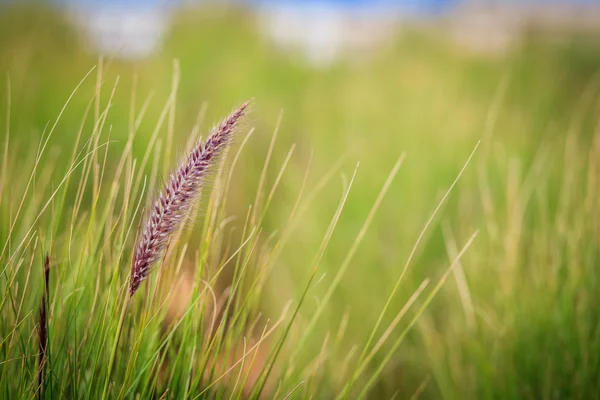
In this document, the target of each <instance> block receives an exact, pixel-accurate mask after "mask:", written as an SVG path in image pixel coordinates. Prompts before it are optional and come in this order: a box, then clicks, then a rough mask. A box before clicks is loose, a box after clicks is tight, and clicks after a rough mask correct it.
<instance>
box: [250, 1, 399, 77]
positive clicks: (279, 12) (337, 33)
mask: <svg viewBox="0 0 600 400" xmlns="http://www.w3.org/2000/svg"><path fill="white" fill-rule="evenodd" d="M258 12H259V16H260V23H259V26H260V27H261V30H262V31H263V34H264V35H265V36H266V37H267V38H268V39H269V40H271V41H272V42H273V43H274V44H275V45H276V46H277V47H279V48H281V49H283V50H291V51H293V52H298V53H300V55H301V56H302V57H303V58H304V59H305V60H306V61H307V62H309V63H310V64H312V65H314V66H326V65H329V64H331V63H332V62H334V61H336V60H338V59H340V58H341V57H356V58H360V57H362V56H364V55H365V53H366V52H368V51H370V50H372V49H373V48H375V47H377V46H378V45H381V44H383V43H384V42H385V41H386V40H387V39H389V38H390V37H392V36H393V34H394V33H395V31H396V27H397V25H398V22H399V19H400V18H399V17H400V15H398V13H395V12H389V10H386V9H383V8H382V9H372V10H365V9H346V8H343V7H336V6H335V5H328V4H319V3H310V4H308V5H304V6H303V5H298V4H294V5H270V6H268V7H264V8H262V9H259V11H258Z"/></svg>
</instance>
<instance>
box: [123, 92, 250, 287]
mask: <svg viewBox="0 0 600 400" xmlns="http://www.w3.org/2000/svg"><path fill="white" fill-rule="evenodd" d="M251 101H252V99H250V100H248V101H247V102H245V103H244V104H242V106H241V107H240V108H238V109H237V110H235V111H234V112H232V113H231V114H230V115H229V116H228V117H227V118H226V119H225V120H223V121H222V122H221V123H220V124H218V125H216V126H215V127H214V128H213V130H212V131H211V133H210V135H209V136H208V138H207V139H206V142H205V143H202V141H199V142H198V144H197V145H196V146H194V148H193V149H192V150H191V151H190V153H189V154H188V156H187V157H186V159H185V160H184V161H183V162H182V163H181V164H180V165H179V166H178V167H177V168H176V169H175V170H174V171H173V172H172V173H171V175H170V177H169V180H168V182H167V183H166V184H165V187H164V188H163V190H162V191H161V192H159V194H158V198H157V199H156V200H155V202H154V205H153V207H152V209H151V210H150V214H149V216H148V219H147V221H146V224H145V227H144V228H143V231H142V234H141V235H140V236H139V237H138V240H137V243H136V246H135V252H134V255H133V262H132V264H131V279H130V281H129V294H130V295H131V296H133V294H134V293H135V292H136V290H137V289H138V288H139V286H140V284H141V283H142V282H143V281H144V279H146V278H147V277H148V274H149V273H150V270H151V267H152V266H153V265H154V264H155V263H156V262H158V261H159V260H160V258H161V257H162V255H163V253H164V251H165V248H166V247H167V243H168V242H169V239H170V238H171V235H172V234H173V233H175V232H176V231H177V230H178V229H179V228H180V227H181V225H182V222H183V220H184V219H185V218H186V217H187V216H188V215H189V213H190V210H191V209H192V207H193V205H194V204H195V203H196V201H197V198H198V194H199V192H200V188H201V187H202V183H203V181H204V178H205V177H206V175H207V174H208V172H209V171H210V169H211V167H213V166H214V165H215V162H216V159H217V158H218V156H219V155H220V154H222V153H223V150H224V149H225V148H226V147H227V145H228V144H229V142H230V141H231V138H232V137H233V133H234V131H235V129H236V128H237V126H238V123H239V121H240V119H241V118H242V117H243V116H244V113H245V112H246V109H247V107H248V105H249V104H250V102H251Z"/></svg>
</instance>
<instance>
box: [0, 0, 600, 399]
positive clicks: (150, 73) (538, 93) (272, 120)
mask: <svg viewBox="0 0 600 400" xmlns="http://www.w3.org/2000/svg"><path fill="white" fill-rule="evenodd" d="M257 24H258V21H257V20H256V19H255V18H254V17H252V15H250V14H248V13H247V12H245V11H240V10H231V9H229V10H222V9H199V10H186V11H185V12H184V13H181V14H180V15H177V16H176V18H175V20H174V25H173V27H172V29H171V30H170V32H169V33H168V35H167V38H166V42H165V43H164V47H163V49H162V51H161V52H160V53H158V54H156V55H155V56H153V57H151V58H149V59H145V60H141V61H125V60H122V59H118V58H117V59H113V58H111V57H98V56H97V55H96V54H94V53H93V51H90V49H89V45H88V44H86V42H85V41H84V40H83V38H82V37H81V35H80V32H79V31H78V30H77V29H75V28H74V27H73V26H71V25H70V24H69V22H68V19H67V18H66V17H64V16H63V15H61V14H59V13H58V12H56V11H54V10H49V9H40V8H36V9H32V8H19V9H10V10H9V9H5V10H2V11H1V12H0V72H1V75H2V79H1V80H0V143H1V144H0V149H1V151H0V160H1V164H0V168H1V172H0V247H1V248H2V250H1V254H0V268H1V274H0V288H1V291H0V316H1V324H0V398H7V399H8V398H10V399H17V398H34V397H35V396H37V395H39V394H41V395H42V396H43V397H44V398H91V399H100V398H132V399H134V398H155V399H160V398H172V399H183V398H192V399H195V398H218V399H221V398H258V397H261V398H286V396H288V395H290V398H311V397H312V398H317V399H329V398H336V397H337V398H362V397H365V398H373V399H380V398H382V399H386V398H392V397H395V398H432V399H437V398H446V399H471V398H473V399H487V398H490V399H492V398H494V399H496V398H498V399H508V398H519V399H520V398H532V399H533V398H535V399H538V398H544V399H546V398H552V399H557V398H574V399H592V398H599V397H600V379H599V377H600V310H599V309H598V304H600V271H599V270H598V266H599V265H600V252H599V249H600V125H598V122H599V120H598V117H597V116H598V115H600V114H599V111H600V75H598V71H600V52H599V50H600V42H597V41H595V40H592V39H590V38H581V37H573V38H565V39H564V40H561V41H560V42H557V41H556V40H548V39H547V38H545V37H544V36H543V35H535V34H531V35H530V36H528V37H527V38H526V40H525V41H524V43H523V44H522V46H520V47H519V48H518V49H515V50H514V51H511V52H509V53H508V54H506V55H504V56H502V57H500V56H498V57H484V56H482V55H477V54H473V53H469V52H466V51H465V50H462V49H461V48H459V47H457V46H456V45H455V44H454V43H452V42H450V41H448V40H446V39H445V38H444V36H445V35H443V34H440V33H439V32H435V31H434V32H432V31H422V30H418V29H405V30H403V31H402V32H401V34H399V35H398V37H397V38H395V39H394V40H393V41H392V42H391V43H389V44H388V45H387V46H385V47H383V48H381V49H380V50H379V51H378V52H377V53H376V54H374V55H373V56H372V57H371V58H369V59H366V60H361V62H348V63H345V62H339V63H336V64H334V65H331V66H329V67H326V68H319V69H315V68H312V67H310V66H308V65H305V64H304V63H303V61H302V60H301V59H300V58H299V57H297V56H295V55H294V54H283V53H280V52H277V51H276V50H274V49H273V48H272V47H271V46H270V45H269V44H268V43H267V42H266V41H265V40H264V39H263V38H262V37H261V36H260V35H259V33H258V26H257ZM250 97H253V98H254V99H255V100H254V102H253V104H252V111H251V113H250V115H249V117H248V118H246V119H245V121H244V123H243V126H242V128H241V129H240V130H239V132H238V136H237V138H236V140H235V141H234V144H233V146H232V147H231V148H230V150H229V152H228V154H227V156H226V157H224V158H223V159H222V161H223V162H222V163H221V164H220V165H219V167H218V168H215V170H214V171H213V173H212V175H211V177H210V179H208V181H207V182H206V187H205V190H203V192H202V201H201V202H200V205H199V207H198V208H197V210H196V211H195V212H194V215H192V216H190V217H189V219H188V221H187V223H186V226H185V227H184V228H183V229H182V231H181V233H180V234H179V235H178V236H177V237H176V238H174V239H173V241H172V243H171V244H170V247H169V252H168V255H167V257H165V258H164V260H163V261H162V262H161V265H160V267H156V269H155V271H153V274H152V275H151V278H150V279H148V281H146V282H145V283H144V284H143V286H142V287H141V288H140V290H139V291H138V292H137V293H136V294H135V296H133V298H131V300H127V297H126V289H127V283H128V280H129V272H130V266H131V258H132V252H133V247H134V242H135V239H136V235H137V231H138V230H139V226H140V225H141V224H142V223H143V222H142V221H143V215H144V214H145V209H146V208H147V207H149V206H150V204H151V203H150V202H151V201H152V200H153V195H154V194H155V193H156V190H157V189H158V188H159V187H160V186H161V185H162V184H163V183H164V181H165V180H166V179H167V178H168V174H169V172H170V171H171V170H172V169H173V168H174V166H175V163H176V161H177V160H178V159H180V158H181V157H183V156H184V155H185V152H186V149H187V148H188V147H189V144H188V143H190V142H191V140H192V139H194V138H196V137H198V136H202V137H204V138H205V137H206V135H207V134H208V132H209V130H210V128H211V126H212V125H213V123H215V122H217V121H219V120H220V119H221V118H223V117H225V116H226V115H227V113H228V112H230V111H231V110H232V109H233V108H235V107H237V106H238V105H239V104H241V103H242V102H244V101H246V100H247V99H248V98H250ZM278 121H280V122H278ZM471 155H472V157H471ZM398 166H399V168H396V167H398ZM457 178H458V179H457ZM46 254H48V255H49V258H50V280H49V281H50V285H49V288H48V289H49V301H48V303H47V314H48V319H47V321H48V325H47V331H48V347H47V350H46V358H45V360H44V362H43V365H42V367H41V368H40V365H39V361H40V349H39V338H38V336H39V335H38V327H39V325H40V318H39V308H40V303H41V301H42V294H43V292H44V279H43V270H44V262H43V261H44V258H45V256H46ZM40 379H41V380H40ZM39 382H42V384H41V387H40V385H39Z"/></svg>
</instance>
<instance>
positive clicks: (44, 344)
mask: <svg viewBox="0 0 600 400" xmlns="http://www.w3.org/2000/svg"><path fill="white" fill-rule="evenodd" d="M49 298H50V256H49V255H48V253H46V257H45V258H44V293H43V294H42V301H41V302H40V309H39V315H38V316H39V325H38V348H39V351H40V353H39V358H38V388H37V395H38V399H41V398H43V395H44V369H45V367H46V359H47V355H46V351H47V349H48V314H47V310H48V300H49Z"/></svg>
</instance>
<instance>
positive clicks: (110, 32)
mask: <svg viewBox="0 0 600 400" xmlns="http://www.w3.org/2000/svg"><path fill="white" fill-rule="evenodd" d="M74 14H75V16H76V19H77V21H78V22H79V24H80V25H81V27H82V28H83V29H84V31H85V32H86V33H87V37H88V39H89V42H90V45H91V46H92V50H94V51H97V52H99V53H101V54H106V55H116V56H119V57H122V58H127V59H140V58H145V57H148V56H150V55H151V54H153V53H154V52H156V51H157V50H158V49H159V48H160V45H161V43H162V40H163V38H164V35H165V32H166V30H167V28H168V26H169V24H170V17H169V13H168V12H166V11H165V10H160V9H158V8H135V7H132V8H127V7H119V6H105V7H101V6H100V7H95V8H90V9H79V10H77V11H75V13H74Z"/></svg>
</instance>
